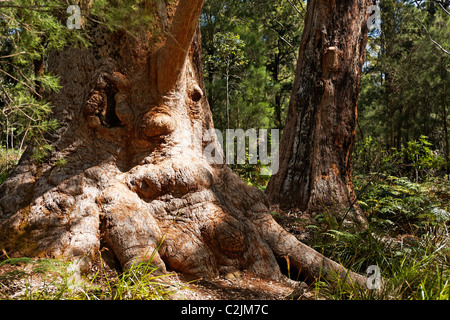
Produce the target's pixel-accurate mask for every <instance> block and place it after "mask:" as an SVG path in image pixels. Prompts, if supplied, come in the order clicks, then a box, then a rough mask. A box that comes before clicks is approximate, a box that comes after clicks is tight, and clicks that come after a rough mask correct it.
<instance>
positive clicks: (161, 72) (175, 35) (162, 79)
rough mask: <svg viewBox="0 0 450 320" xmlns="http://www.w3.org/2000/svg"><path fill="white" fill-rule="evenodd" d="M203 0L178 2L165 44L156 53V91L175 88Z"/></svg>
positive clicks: (181, 0)
mask: <svg viewBox="0 0 450 320" xmlns="http://www.w3.org/2000/svg"><path fill="white" fill-rule="evenodd" d="M204 2H205V0H180V1H179V3H178V6H177V10H176V12H175V16H174V18H173V21H172V25H171V27H170V30H169V34H168V36H167V39H166V42H165V43H164V45H163V46H162V47H161V48H160V49H159V50H158V53H157V81H158V90H159V92H160V93H162V94H164V93H167V92H168V91H170V90H172V89H173V88H174V87H175V84H176V82H177V80H178V79H179V77H180V74H181V72H182V70H183V67H184V63H185V60H186V56H187V53H188V50H189V47H190V45H191V42H192V38H193V37H194V34H195V29H196V27H197V25H198V22H199V19H200V14H201V11H202V7H203V4H204Z"/></svg>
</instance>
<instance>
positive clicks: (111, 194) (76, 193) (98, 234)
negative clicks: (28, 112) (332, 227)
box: [0, 0, 365, 285]
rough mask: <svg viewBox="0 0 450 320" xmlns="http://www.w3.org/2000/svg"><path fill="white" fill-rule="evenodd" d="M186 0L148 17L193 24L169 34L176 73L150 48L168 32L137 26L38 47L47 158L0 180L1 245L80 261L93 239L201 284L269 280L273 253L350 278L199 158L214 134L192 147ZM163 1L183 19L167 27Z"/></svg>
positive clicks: (208, 122) (203, 105)
mask: <svg viewBox="0 0 450 320" xmlns="http://www.w3.org/2000/svg"><path fill="white" fill-rule="evenodd" d="M188 2H189V5H188ZM194 2H195V3H196V6H197V5H198V6H201V3H202V1H192V2H191V1H190V0H180V1H179V2H177V1H171V2H169V3H168V4H166V5H165V7H164V4H163V9H164V10H163V12H162V13H161V10H160V11H159V14H160V16H161V14H163V15H164V18H162V17H160V25H159V28H160V29H161V30H163V29H164V25H163V24H164V21H165V19H166V18H167V19H168V20H167V21H168V22H169V23H171V24H172V25H185V26H186V30H190V27H192V26H194V29H193V30H194V31H195V32H194V33H193V34H192V36H191V40H190V41H184V40H183V41H178V40H177V41H176V43H178V44H182V45H184V46H186V48H181V49H180V51H179V52H178V53H181V52H186V53H187V55H186V57H185V58H184V61H183V63H182V65H183V66H182V67H181V68H180V65H181V64H178V62H179V61H178V60H179V57H177V58H175V60H176V61H178V62H177V64H178V66H176V67H174V66H171V65H170V61H171V59H170V58H169V57H168V56H166V55H169V56H170V55H171V54H172V51H171V50H166V49H164V48H166V47H167V46H171V45H170V44H169V42H170V41H171V40H169V39H171V38H170V37H171V36H172V35H173V34H172V35H170V34H169V35H167V36H166V37H167V40H166V42H165V44H163V45H162V47H161V46H158V45H153V44H152V41H149V40H148V39H149V38H151V34H150V32H151V31H150V32H149V33H148V34H146V36H142V37H140V38H133V37H131V36H129V35H127V34H125V33H120V32H115V33H108V32H106V31H104V30H102V29H101V28H100V27H99V28H98V29H97V30H93V32H92V35H93V37H94V39H93V40H94V41H95V45H94V46H92V47H91V48H88V49H83V50H81V49H75V48H67V49H65V50H64V51H62V52H60V53H55V54H54V55H52V57H51V58H50V59H49V67H50V69H51V70H52V71H53V72H54V73H56V74H58V75H60V76H61V84H62V89H61V91H60V92H59V93H57V94H55V95H54V96H53V98H52V102H53V104H54V105H55V110H54V116H55V117H57V118H58V119H59V121H60V123H61V125H62V127H61V129H60V130H59V131H58V132H57V134H56V135H55V137H54V152H53V153H52V155H51V157H50V159H48V161H46V162H45V163H42V164H36V163H34V162H33V161H32V160H31V157H30V152H28V153H27V154H25V155H24V157H23V158H22V160H21V162H20V164H19V165H18V167H17V168H16V169H15V171H14V173H13V175H12V177H11V178H10V179H9V180H8V181H6V182H5V183H4V184H3V185H2V186H1V187H0V191H1V193H0V194H1V196H0V245H1V248H2V249H5V250H6V251H7V252H9V253H10V254H13V253H17V254H20V255H27V256H50V257H54V258H61V257H69V258H71V259H77V260H80V261H82V262H85V263H89V261H90V258H91V257H92V256H94V255H95V254H96V253H97V252H98V251H99V250H100V249H101V247H103V246H105V247H108V248H110V249H111V250H112V251H113V253H114V255H115V256H116V257H117V259H118V260H119V261H120V264H121V265H122V267H124V268H127V267H129V266H130V265H131V264H133V263H135V262H136V261H139V260H145V259H148V258H149V257H150V256H152V254H153V253H154V252H155V251H157V252H156V253H155V255H154V260H153V263H154V264H156V265H157V266H159V267H160V270H161V271H165V270H166V269H171V270H176V271H180V272H182V273H185V274H187V275H192V276H195V277H203V278H212V277H215V276H217V275H218V274H220V273H229V272H234V271H237V270H248V271H252V272H254V273H256V274H258V275H260V276H262V277H268V278H278V277H280V276H281V272H280V268H279V266H278V263H277V258H280V257H289V259H290V263H291V264H292V265H293V266H295V267H296V268H297V269H299V270H301V271H302V272H304V274H305V275H307V276H309V277H311V278H313V277H317V276H318V275H319V273H321V274H322V275H331V274H332V273H333V272H335V271H336V272H337V273H338V274H341V275H342V276H348V277H349V278H350V279H352V280H354V281H357V282H359V283H360V284H362V285H364V284H365V282H364V281H365V278H364V277H362V276H359V275H357V274H354V273H349V274H347V273H346V270H345V269H344V268H343V267H342V266H340V265H338V264H337V263H335V262H333V261H330V260H329V259H327V258H325V257H323V256H322V255H321V254H319V253H318V252H316V251H314V250H312V249H311V248H309V247H307V246H305V245H303V244H302V243H300V242H299V241H297V240H296V238H295V237H294V236H292V235H290V234H289V233H287V232H286V231H284V230H283V229H282V228H281V227H280V226H279V225H278V224H277V223H276V222H275V221H274V220H273V219H272V217H271V215H270V213H269V209H268V208H269V203H268V201H267V198H266V197H265V195H264V194H263V193H262V192H261V191H259V190H258V189H256V188H253V187H250V186H248V185H246V184H245V183H244V182H242V181H241V180H240V179H239V177H237V176H236V175H235V174H234V173H233V172H232V171H231V170H230V169H229V168H228V167H227V166H226V165H221V164H210V163H209V162H208V161H207V159H206V157H204V156H203V150H204V148H205V147H206V146H207V145H211V144H215V148H216V150H217V152H219V153H221V154H222V151H221V147H220V145H219V143H218V142H217V139H216V137H215V136H213V137H212V139H211V140H209V141H203V133H204V132H206V131H207V130H209V129H211V128H213V122H212V117H211V112H210V109H209V106H208V102H207V100H206V98H205V95H204V92H205V87H204V83H203V78H202V70H201V57H200V52H201V50H200V32H199V28H198V14H199V10H198V7H195V8H191V7H190V6H191V4H193V3H194ZM161 3H162V2H161ZM161 3H156V4H155V10H156V8H157V5H159V8H160V9H161ZM176 5H179V8H184V7H186V6H187V8H188V9H189V10H193V11H195V14H196V15H197V18H196V19H193V16H192V15H191V14H187V15H185V14H180V16H182V17H187V18H186V19H187V20H186V21H173V19H178V18H177V17H179V15H178V12H179V9H177V10H175V9H176ZM170 12H176V13H175V15H174V17H175V18H173V17H172V16H171V14H170ZM180 19H181V18H180ZM183 19H184V18H183ZM167 21H166V22H167ZM174 29H175V30H177V31H176V32H175V33H174V35H175V38H177V36H176V35H177V34H178V32H179V31H180V30H178V27H174V28H172V30H174ZM184 36H185V35H183V37H184ZM161 48H163V49H161ZM161 50H164V51H161ZM162 52H164V54H163V53H162ZM178 53H176V55H178ZM166 65H170V67H171V69H170V70H171V71H170V72H168V73H166V72H165V69H164V68H163V66H166ZM172 67H173V68H172ZM161 69H164V70H161ZM174 77H175V79H176V80H175V81H173V79H174ZM161 82H165V83H164V84H163V85H162V86H161ZM169 84H170V85H169ZM62 158H64V159H66V161H65V164H64V165H61V163H62V162H61V161H59V162H58V160H59V159H62ZM58 163H59V164H58Z"/></svg>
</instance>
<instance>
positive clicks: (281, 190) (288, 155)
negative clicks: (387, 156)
mask: <svg viewBox="0 0 450 320" xmlns="http://www.w3.org/2000/svg"><path fill="white" fill-rule="evenodd" d="M368 4H369V1H367V0H365V1H356V0H352V1H328V0H316V1H308V6H307V15H306V20H305V27H304V31H303V36H302V41H301V45H300V52H299V58H298V64H297V71H296V78H295V82H294V88H293V92H292V96H291V101H290V105H289V110H288V114H287V119H286V126H285V129H284V134H283V137H282V140H281V143H280V169H279V171H278V173H277V174H276V175H274V176H272V178H271V179H270V181H269V184H268V187H267V195H268V196H269V199H270V201H271V202H272V203H273V204H279V205H280V207H281V208H291V207H296V208H299V209H301V210H304V211H308V212H311V213H319V212H324V211H331V212H333V213H335V212H344V213H345V212H347V211H346V209H345V208H349V207H353V208H355V209H356V212H357V215H356V216H357V217H358V218H359V220H364V219H363V218H362V216H361V214H360V210H359V209H358V206H357V204H356V202H355V193H354V190H353V185H352V179H351V171H352V151H353V145H354V141H355V134H356V117H357V111H356V107H357V103H358V91H359V84H360V76H361V70H362V65H363V61H364V53H365V46H366V42H367V29H368V27H367V24H366V21H367V17H368V14H366V10H367V8H368Z"/></svg>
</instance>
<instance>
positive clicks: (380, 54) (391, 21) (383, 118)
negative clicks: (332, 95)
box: [356, 0, 450, 181]
mask: <svg viewBox="0 0 450 320" xmlns="http://www.w3.org/2000/svg"><path fill="white" fill-rule="evenodd" d="M380 7H381V20H382V24H381V30H378V31H374V32H372V33H371V34H370V37H369V44H368V50H367V56H366V64H365V66H364V73H363V77H362V79H361V88H360V94H359V105H358V132H357V133H358V134H357V139H358V140H357V155H356V158H358V156H361V157H360V159H365V161H364V162H365V163H364V162H363V163H359V164H358V165H357V170H364V172H366V173H367V172H370V171H373V169H374V168H377V169H379V168H380V166H381V165H383V163H382V159H383V158H384V159H386V160H388V162H391V164H392V161H391V160H395V161H398V162H396V163H394V170H391V171H389V173H390V174H395V175H397V176H403V175H408V176H409V177H410V178H411V179H414V180H416V181H417V180H418V179H424V178H426V177H427V176H429V175H430V174H439V175H441V176H443V175H444V174H448V169H447V167H448V165H446V158H447V157H448V155H449V150H448V147H447V144H446V140H447V143H448V139H449V137H448V124H449V121H450V118H449V113H448V104H449V98H450V95H449V94H448V88H449V85H450V77H448V70H449V63H450V56H449V55H448V54H445V53H444V52H443V51H442V50H441V49H439V47H438V46H437V45H436V44H435V43H433V41H435V42H437V43H438V44H439V45H441V46H442V47H443V48H447V50H448V48H450V43H449V41H448V39H449V38H450V37H449V36H448V30H449V28H448V22H449V19H450V16H449V15H448V14H446V13H445V12H444V10H442V9H441V8H440V7H438V6H437V4H436V3H434V2H433V1H414V2H412V1H394V0H386V1H381V2H380ZM447 9H448V8H447ZM430 38H431V39H433V41H432V40H431V39H430ZM424 136H425V137H427V138H426V142H425V138H424ZM369 139H370V140H369ZM369 141H370V145H368V142H369ZM358 148H359V150H358ZM426 148H428V149H429V150H426ZM418 149H420V151H418ZM430 151H432V152H433V155H431V152H430ZM358 152H362V154H360V155H358ZM424 153H427V155H425V154H424ZM389 157H390V159H389ZM414 157H419V159H417V158H414ZM433 158H434V159H433ZM374 160H375V161H374ZM386 169H388V170H389V168H387V164H386ZM397 169H398V171H397V172H394V171H395V170H397ZM433 171H434V172H433Z"/></svg>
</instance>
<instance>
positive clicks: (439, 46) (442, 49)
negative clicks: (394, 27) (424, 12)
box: [419, 21, 450, 55]
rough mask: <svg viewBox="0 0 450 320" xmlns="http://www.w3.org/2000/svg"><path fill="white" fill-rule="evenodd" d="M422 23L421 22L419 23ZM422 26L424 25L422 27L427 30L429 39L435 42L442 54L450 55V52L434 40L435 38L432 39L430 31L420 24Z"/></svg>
mask: <svg viewBox="0 0 450 320" xmlns="http://www.w3.org/2000/svg"><path fill="white" fill-rule="evenodd" d="M419 22H420V21H419ZM420 24H421V25H422V27H423V28H424V29H425V32H426V33H427V35H428V37H429V38H430V40H431V42H433V43H434V44H435V45H436V46H437V47H438V48H439V49H440V50H441V51H442V52H444V53H445V54H448V55H450V52H449V51H447V50H445V49H444V48H443V47H442V46H441V45H440V44H439V43H437V42H436V41H434V40H433V38H432V37H431V34H430V33H429V32H428V29H427V28H426V27H425V26H424V25H423V23H422V22H420Z"/></svg>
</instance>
